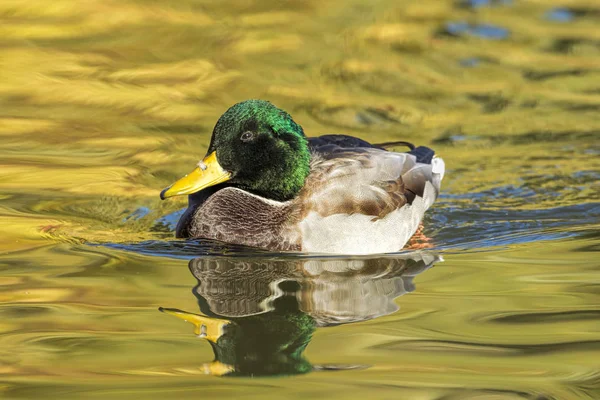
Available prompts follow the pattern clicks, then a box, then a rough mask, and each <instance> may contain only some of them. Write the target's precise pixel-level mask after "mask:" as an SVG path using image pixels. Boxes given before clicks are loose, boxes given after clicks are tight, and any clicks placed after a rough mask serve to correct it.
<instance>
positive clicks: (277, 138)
mask: <svg viewBox="0 0 600 400" xmlns="http://www.w3.org/2000/svg"><path fill="white" fill-rule="evenodd" d="M404 144H406V143H404ZM407 145H408V146H409V147H411V151H409V152H407V153H396V152H391V151H387V150H385V148H384V147H385V144H384V145H372V144H369V143H367V142H365V141H364V140H361V139H358V138H355V137H351V136H345V135H325V136H321V137H316V138H307V137H306V136H304V131H303V130H302V127H301V126H300V125H298V124H297V123H296V122H294V120H293V119H292V117H291V116H290V115H289V114H288V113H286V112H285V111H283V110H281V109H279V108H277V107H275V106H274V105H273V104H271V103H269V102H267V101H262V100H247V101H244V102H241V103H238V104H236V105H234V106H233V107H231V108H230V109H229V110H227V111H226V112H225V113H224V114H223V115H222V116H221V118H219V120H218V121H217V124H216V125H215V128H214V130H213V134H212V138H211V141H210V145H209V148H208V152H207V156H206V157H205V158H204V159H203V160H202V161H200V162H199V163H198V166H197V167H196V169H194V170H193V171H192V172H191V173H190V174H189V175H186V176H184V177H183V178H181V179H180V180H178V181H177V182H175V183H174V184H173V185H171V186H169V187H168V188H166V189H164V190H163V191H162V192H161V198H162V199H165V198H167V197H171V196H177V195H183V194H187V195H190V196H189V206H188V209H187V210H186V211H185V213H184V214H183V216H182V217H181V219H180V220H179V223H178V224H177V232H176V235H177V237H193V238H205V239H216V240H220V241H224V242H228V243H235V244H242V245H247V246H253V247H261V248H266V249H270V250H294V251H304V252H318V253H345V254H368V253H386V252H394V251H398V250H400V249H402V247H404V245H405V244H406V242H407V241H408V240H409V239H410V237H411V236H412V235H413V234H414V233H415V231H416V230H417V228H418V226H419V224H420V222H421V219H422V218H423V214H424V213H425V210H427V209H428V208H429V207H430V206H431V204H433V202H434V201H435V199H436V197H437V195H438V193H439V190H440V183H441V180H442V178H443V176H444V162H443V160H442V159H441V158H434V157H433V155H434V152H433V150H431V149H429V148H427V147H417V148H414V146H412V145H410V144H407Z"/></svg>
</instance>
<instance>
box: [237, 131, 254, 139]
mask: <svg viewBox="0 0 600 400" xmlns="http://www.w3.org/2000/svg"><path fill="white" fill-rule="evenodd" d="M252 139H254V132H251V131H246V132H244V133H242V136H240V140H241V141H242V142H250V141H251V140H252Z"/></svg>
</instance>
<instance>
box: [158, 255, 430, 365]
mask: <svg viewBox="0 0 600 400" xmlns="http://www.w3.org/2000/svg"><path fill="white" fill-rule="evenodd" d="M438 261H440V257H438V256H437V255H435V254H432V253H425V252H415V253H409V254H402V255H394V256H385V257H384V256H382V257H377V258H339V257H317V258H315V257H311V258H305V257H304V258H303V257H281V256H277V257H260V258H259V257H247V256H243V257H241V256H206V257H201V258H196V259H193V260H191V261H190V264H189V267H190V271H191V272H192V274H193V275H194V276H195V277H196V279H197V280H198V285H196V286H195V287H194V290H193V292H194V295H195V296H196V297H197V298H198V304H199V305H200V311H201V312H202V314H203V315H200V314H193V313H188V312H184V311H181V310H176V309H170V308H161V311H163V312H166V313H168V314H171V315H174V316H177V317H179V318H181V319H184V320H186V321H188V322H191V323H193V324H194V326H195V333H196V334H197V335H199V336H200V337H203V338H205V339H207V340H208V341H209V342H210V344H211V345H212V348H213V351H214V354H215V360H214V361H213V362H212V363H209V364H205V366H204V368H205V372H206V373H210V374H214V375H229V376H249V375H252V376H265V375H292V374H302V373H306V372H309V371H312V370H315V369H346V368H358V367H359V366H352V365H346V366H342V365H339V366H333V365H327V366H313V365H312V364H311V363H310V362H309V361H308V360H306V359H305V358H304V356H303V355H302V353H303V351H304V349H305V348H306V346H307V345H308V343H309V342H310V340H311V337H312V334H313V332H314V331H315V329H316V328H319V327H326V326H335V325H340V324H347V323H353V322H359V321H365V320H369V319H373V318H377V317H380V316H382V315H387V314H391V313H393V312H395V311H396V310H398V306H397V305H396V303H395V302H394V299H395V298H397V297H399V296H402V295H403V294H405V293H409V292H412V291H413V290H414V288H415V286H414V284H413V278H414V277H415V276H416V275H418V274H420V273H421V272H423V271H425V270H427V269H428V268H430V267H432V266H433V265H434V264H435V263H436V262H438Z"/></svg>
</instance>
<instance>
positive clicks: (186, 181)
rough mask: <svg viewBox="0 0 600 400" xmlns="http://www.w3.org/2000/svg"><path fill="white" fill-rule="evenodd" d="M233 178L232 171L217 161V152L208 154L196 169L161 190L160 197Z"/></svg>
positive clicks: (195, 190) (174, 194) (193, 190)
mask: <svg viewBox="0 0 600 400" xmlns="http://www.w3.org/2000/svg"><path fill="white" fill-rule="evenodd" d="M229 179H231V173H230V172H228V171H225V170H224V169H223V167H221V166H220V165H219V162H218V161H217V152H216V151H213V152H212V153H210V154H209V155H207V156H206V157H205V158H204V160H202V162H201V163H200V165H199V166H198V167H196V169H194V170H193V171H192V172H190V173H189V174H187V175H186V176H184V177H183V178H181V179H180V180H178V181H177V182H175V183H174V184H172V185H171V186H169V187H168V188H166V189H164V190H163V191H162V192H160V198H161V199H163V200H164V199H166V198H167V197H173V196H179V195H183V194H192V193H196V192H199V191H200V190H202V189H204V188H207V187H210V186H214V185H217V184H219V183H222V182H226V181H228V180H229Z"/></svg>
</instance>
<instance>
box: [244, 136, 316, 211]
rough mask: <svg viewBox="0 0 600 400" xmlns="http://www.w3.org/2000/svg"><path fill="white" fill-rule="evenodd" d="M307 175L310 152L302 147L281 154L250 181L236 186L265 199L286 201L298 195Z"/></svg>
mask: <svg viewBox="0 0 600 400" xmlns="http://www.w3.org/2000/svg"><path fill="white" fill-rule="evenodd" d="M309 173H310V151H309V149H308V146H302V147H301V148H300V149H296V151H294V152H293V153H291V152H289V153H287V154H283V157H281V158H280V159H279V160H276V162H274V163H273V164H272V166H271V167H269V168H265V169H264V170H262V171H261V173H260V174H257V175H258V176H256V177H255V178H254V179H252V180H251V181H246V182H244V181H242V182H239V183H238V184H237V185H236V186H239V187H240V188H241V189H244V190H247V191H249V192H251V193H254V194H256V195H258V196H261V197H264V198H267V199H271V200H276V201H287V200H291V199H293V198H295V197H296V196H297V195H298V193H299V192H300V190H301V189H302V188H303V187H304V183H305V181H306V178H307V177H308V174H309Z"/></svg>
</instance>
